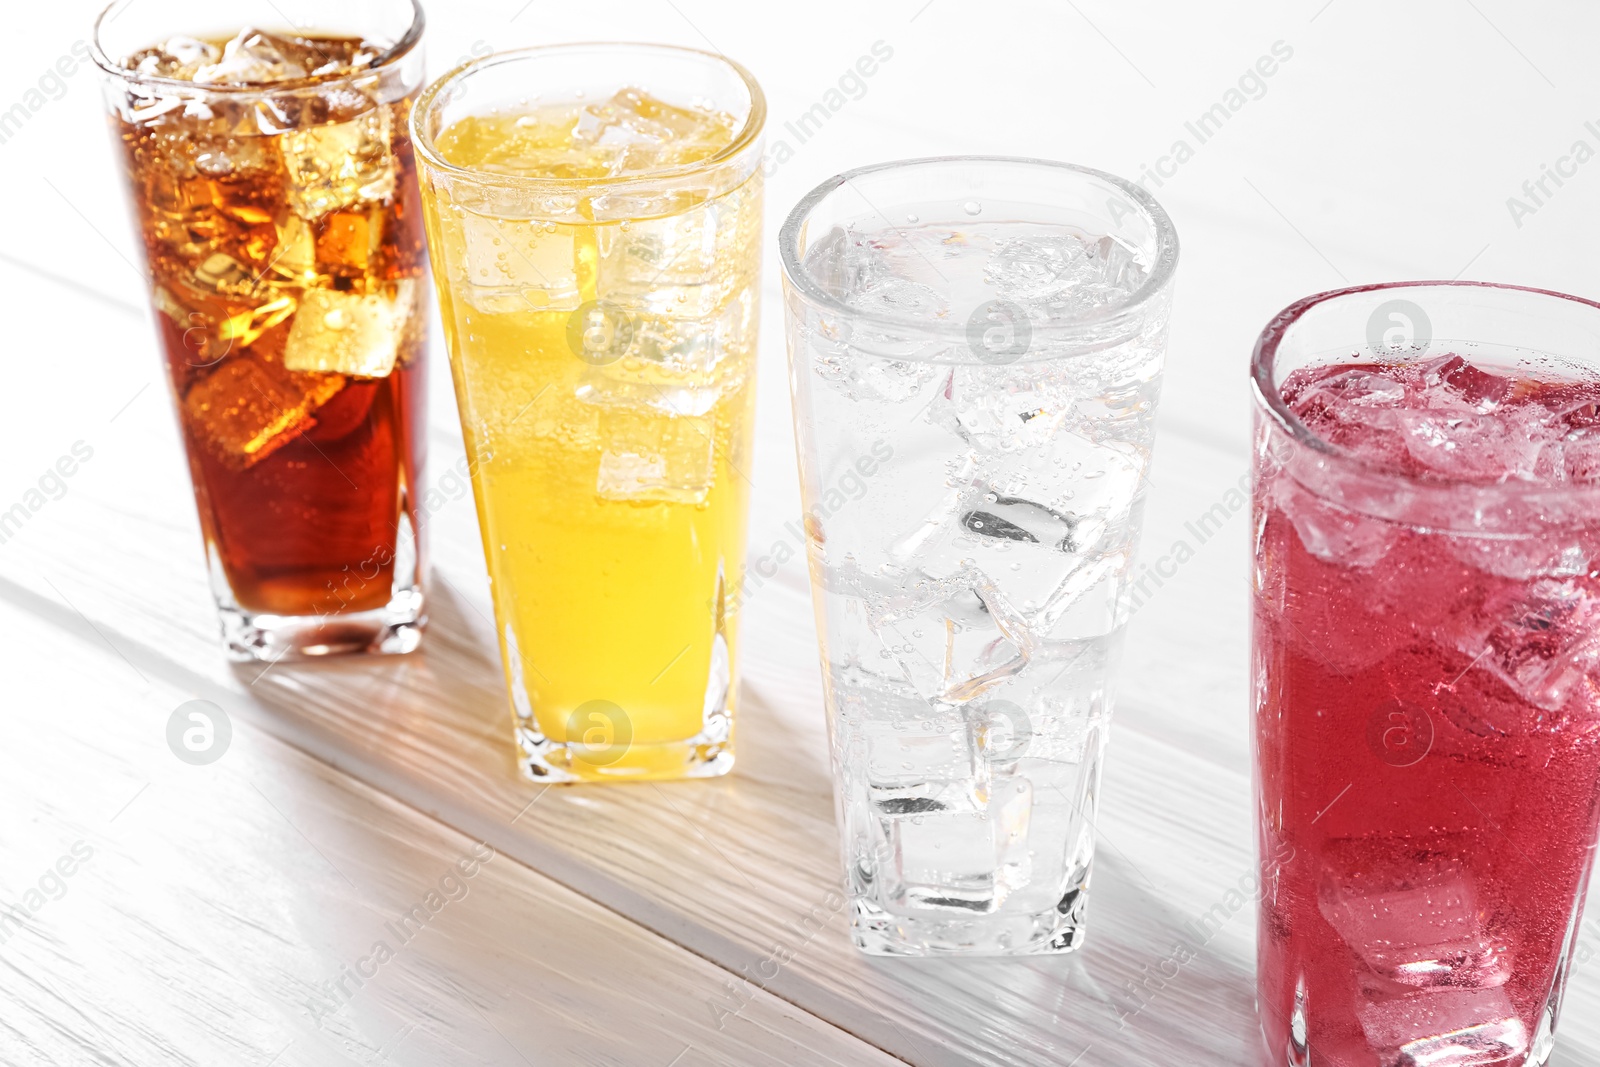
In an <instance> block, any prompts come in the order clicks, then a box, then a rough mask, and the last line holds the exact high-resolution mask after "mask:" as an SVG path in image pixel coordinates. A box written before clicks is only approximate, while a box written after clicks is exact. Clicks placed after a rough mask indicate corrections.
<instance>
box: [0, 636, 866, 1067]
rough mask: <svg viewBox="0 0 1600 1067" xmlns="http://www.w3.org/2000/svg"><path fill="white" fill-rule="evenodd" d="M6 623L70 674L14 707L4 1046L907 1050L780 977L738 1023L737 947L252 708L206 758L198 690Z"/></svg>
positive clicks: (646, 1057)
mask: <svg viewBox="0 0 1600 1067" xmlns="http://www.w3.org/2000/svg"><path fill="white" fill-rule="evenodd" d="M0 632H4V633H6V634H7V635H8V637H7V646H6V650H5V663H6V667H7V682H8V686H9V687H10V688H11V690H12V691H13V692H19V691H20V692H23V693H29V694H33V696H34V699H35V700H39V701H42V700H43V698H48V700H47V702H39V703H35V704H34V705H33V708H32V710H33V711H35V712H36V713H35V714H22V715H19V714H15V713H13V714H8V715H5V716H3V717H0V750H3V751H4V752H5V754H6V759H5V767H6V773H5V774H4V775H3V776H0V810H6V811H8V812H11V813H13V817H12V818H9V819H6V820H4V822H0V856H3V857H4V862H3V863H0V1004H3V1008H0V1063H5V1064H7V1065H9V1067H35V1065H40V1067H43V1065H47V1064H49V1065H54V1064H60V1065H63V1067H65V1065H68V1064H71V1065H77V1064H83V1063H99V1064H139V1065H145V1064H155V1063H161V1064H196V1065H198V1064H216V1063H229V1064H257V1065H261V1064H267V1063H272V1064H276V1065H279V1067H298V1065H306V1067H310V1065H313V1064H315V1065H326V1064H330V1063H378V1062H382V1063H385V1064H395V1065H403V1064H413V1065H425V1064H438V1063H446V1062H448V1063H451V1064H463V1065H465V1064H486V1065H487V1064H508V1063H518V1062H535V1063H548V1062H559V1063H618V1064H644V1065H649V1064H656V1065H659V1067H667V1064H669V1063H676V1064H678V1065H679V1067H696V1065H700V1064H721V1065H725V1067H744V1065H747V1064H765V1065H769V1067H782V1065H787V1064H793V1063H796V1062H805V1063H826V1064H838V1065H849V1067H855V1065H861V1067H868V1065H871V1067H887V1065H889V1064H891V1063H893V1062H895V1061H894V1060H893V1059H892V1058H891V1057H889V1056H886V1055H884V1054H883V1053H882V1052H880V1051H878V1050H877V1049H874V1048H871V1047H870V1046H867V1045H865V1044H863V1043H862V1042H860V1041H858V1040H856V1039H854V1038H852V1037H850V1036H848V1035H846V1034H844V1033H843V1032H842V1031H840V1030H838V1029H836V1028H834V1027H833V1026H831V1025H829V1024H827V1023H824V1022H822V1021H820V1020H817V1019H815V1018H814V1017H812V1016H809V1015H807V1014H806V1013H804V1012H802V1011H799V1010H797V1009H796V1008H794V1007H793V1006H792V1005H790V1004H787V1003H785V1002H783V1001H782V1000H779V999H778V998H776V997H774V996H772V995H770V994H767V993H763V992H759V991H755V990H752V991H751V995H750V996H749V998H748V1001H747V1003H745V1004H744V1006H743V1008H742V1010H740V1011H739V1012H738V1013H737V1014H735V1015H731V1016H728V1017H726V1018H724V1019H723V1020H722V1025H720V1026H719V1025H717V1023H716V1021H715V1020H713V1018H712V1016H711V1014H710V1013H709V1012H708V1011H707V1010H706V1009H705V997H706V994H707V991H709V990H714V989H717V988H719V987H721V986H723V985H724V984H725V983H727V982H729V981H730V980H731V978H732V976H731V975H729V974H727V973H726V972H724V971H722V970H721V969H720V968H718V967H716V966H715V965H713V964H712V963H709V962H707V961H706V960H703V959H700V958H698V957H696V956H694V955H692V954H690V953H688V952H686V951H684V950H683V949H681V948H678V947H677V946H674V945H672V944H671V943H669V942H667V941H665V940H663V939H661V938H660V937H658V936H656V935H654V934H651V933H649V932H647V931H645V930H643V929H641V928H640V927H638V926H637V925H635V924H634V923H632V922H630V921H628V920H627V919H625V918H624V917H622V916H620V915H618V914H616V913H615V912H611V911H607V910H606V909H604V908H602V907H600V906H598V905H596V904H594V903H593V902H591V901H588V900H585V899H584V898H582V897H581V896H578V895H577V894H575V893H573V892H572V891H571V890H568V889H565V888H563V887H561V886H559V885H557V884H556V883H554V882H552V881H550V880H549V879H548V878H546V877H544V876H542V875H540V874H538V873H536V872H534V871H532V870H530V869H528V868H527V867H525V866H523V865H521V864H519V863H518V862H517V861H516V860H515V859H514V858H512V857H510V856H508V855H503V854H497V853H496V852H495V851H494V850H493V849H492V847H490V846H486V845H483V844H481V843H479V842H476V841H474V840H473V839H471V838H469V837H467V836H464V835H462V834H461V833H459V832H456V831H454V830H451V829H449V828H447V827H445V826H442V825H441V824H439V823H437V822H435V821H433V820H431V819H428V818H426V817H424V816H423V815H421V814H419V813H418V812H417V811H415V810H414V809H412V808H409V807H406V806H404V805H402V804H400V803H397V802H396V801H394V800H393V799H390V798H388V797H385V796H383V795H382V794H379V793H377V792H375V791H373V790H372V789H370V788H368V787H366V786H363V785H361V784H359V783H357V782H355V781H353V780H351V779H350V778H349V777H347V776H346V775H344V774H342V773H341V772H339V771H337V770H334V769H333V768H331V767H329V766H327V765H326V764H324V763H320V762H318V761H316V760H313V759H311V758H309V757H308V756H306V755H305V754H303V753H301V752H299V751H296V750H295V749H293V748H290V747H288V746H286V745H284V744H282V743H281V742H278V741H276V740H274V739H273V738H271V737H269V736H267V735H265V734H263V733H262V732H260V731H259V730H257V729H255V728H254V727H253V726H251V725H250V724H249V722H248V720H239V721H237V722H236V723H235V730H234V733H233V736H232V740H231V742H230V743H229V744H228V745H227V746H226V748H225V750H223V752H222V755H221V758H220V759H218V760H217V761H216V762H215V763H213V764H210V765H208V766H203V767H196V766H190V765H187V764H185V763H182V762H180V761H179V760H178V759H177V758H176V757H175V756H174V754H173V753H172V752H171V751H169V749H168V747H167V745H168V742H167V738H166V733H165V730H166V725H167V720H168V718H169V716H170V714H171V713H172V711H173V710H175V709H176V708H177V707H179V706H180V705H181V704H183V703H185V702H186V701H187V700H188V699H189V697H188V694H187V693H186V692H185V691H184V690H183V689H182V688H180V687H176V686H174V685H172V684H170V683H169V682H166V681H163V680H162V679H160V678H159V677H157V676H155V675H153V674H151V673H148V672H139V671H136V670H135V669H133V668H132V667H130V665H129V664H128V663H125V662H124V661H123V660H121V659H120V658H118V657H117V656H116V655H115V654H114V653H113V652H111V651H110V650H109V649H106V648H105V647H104V646H103V645H102V646H98V647H96V644H91V643H86V642H83V641H79V640H77V639H75V638H74V637H72V636H71V635H70V634H67V633H65V632H64V631H62V630H59V629H56V628H52V627H44V628H41V627H39V626H38V625H37V624H36V622H35V621H34V620H30V619H29V618H27V617H25V616H23V615H21V614H20V613H19V612H18V610H17V609H16V608H15V607H14V606H12V605H9V604H7V605H0ZM13 711H14V709H13ZM24 816H26V817H24ZM58 865H59V866H58ZM30 893H37V894H38V895H37V896H34V897H32V898H31V899H30V897H29V894H30ZM18 905H21V906H23V907H26V908H31V909H32V914H31V915H27V914H23V915H20V916H18V915H17V913H15V912H9V914H12V915H14V916H17V918H18V919H19V921H18V922H17V923H14V924H12V923H5V922H4V920H3V915H4V914H7V913H8V912H7V911H6V910H5V909H9V908H13V907H16V906H18ZM675 1056H676V1057H678V1058H677V1059H674V1057H675Z"/></svg>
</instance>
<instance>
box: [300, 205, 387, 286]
mask: <svg viewBox="0 0 1600 1067" xmlns="http://www.w3.org/2000/svg"><path fill="white" fill-rule="evenodd" d="M387 214H388V213H387V212H386V211H385V210H384V209H383V208H382V207H380V206H376V205H374V206H371V207H367V208H366V209H365V210H362V209H361V207H360V206H359V205H358V206H357V207H355V208H353V209H351V210H347V211H335V212H332V213H330V214H329V215H327V216H326V217H324V218H323V219H322V221H321V222H319V223H317V226H316V244H315V249H316V260H317V265H318V266H319V267H320V268H321V270H322V272H323V273H324V274H328V275H331V276H333V277H336V278H349V279H351V280H352V281H356V282H361V281H364V280H365V279H366V278H367V277H368V276H370V275H371V274H373V273H374V270H375V268H376V266H377V260H378V256H379V254H380V251H381V249H382V247H383V231H384V225H385V216H386V215H387ZM290 218H296V219H297V218H299V216H297V215H291V216H290Z"/></svg>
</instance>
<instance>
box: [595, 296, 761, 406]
mask: <svg viewBox="0 0 1600 1067" xmlns="http://www.w3.org/2000/svg"><path fill="white" fill-rule="evenodd" d="M586 306H587V305H586ZM754 307H755V302H754V297H753V295H751V294H748V293H747V294H745V295H743V296H741V297H740V298H739V299H737V300H733V301H731V302H729V303H728V305H727V306H726V307H724V308H723V310H722V313H721V314H719V315H717V316H715V317H713V318H710V319H701V320H692V319H681V318H667V317H663V316H655V315H648V314H644V315H630V314H628V313H627V312H625V311H623V310H621V309H620V308H617V307H616V306H614V305H593V311H592V313H591V314H592V316H598V320H597V321H596V322H595V325H594V327H593V329H595V330H597V331H598V332H597V333H596V334H595V335H594V336H595V337H597V338H599V340H597V341H596V342H593V343H591V341H590V340H589V338H588V337H587V336H585V337H584V338H582V339H581V340H579V341H578V342H577V343H578V344H580V345H582V346H583V358H584V362H585V363H587V364H589V365H588V366H586V367H585V368H584V370H583V373H582V375H581V376H580V378H579V383H578V390H577V396H578V399H580V400H582V401H583V402H585V403H588V404H597V405H602V406H622V407H631V408H637V409H641V410H644V409H648V410H653V411H657V412H661V413H664V414H669V415H690V416H700V415H705V414H707V413H709V412H710V411H711V410H712V408H714V407H715V406H716V404H717V402H718V401H719V400H721V399H722V398H723V397H724V396H726V395H728V394H730V393H733V392H736V391H737V390H739V389H741V388H743V386H744V383H745V381H746V380H747V378H748V376H749V373H750V364H751V361H750V360H749V359H748V358H745V356H746V353H748V351H749V346H750V344H751V343H752V341H753V339H754V330H755V317H754ZM568 343H569V345H570V344H573V343H574V340H573V333H572V327H570V326H569V335H568ZM607 345H609V346H611V347H610V350H609V351H608V350H607V347H606V346H607ZM596 350H598V353H599V358H596V357H595V355H594V353H595V352H596Z"/></svg>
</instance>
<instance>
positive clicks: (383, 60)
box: [89, 0, 428, 96]
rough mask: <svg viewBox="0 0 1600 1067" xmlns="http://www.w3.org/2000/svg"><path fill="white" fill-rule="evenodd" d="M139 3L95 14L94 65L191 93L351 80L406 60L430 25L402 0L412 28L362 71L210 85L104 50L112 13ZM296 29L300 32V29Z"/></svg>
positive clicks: (126, 0)
mask: <svg viewBox="0 0 1600 1067" xmlns="http://www.w3.org/2000/svg"><path fill="white" fill-rule="evenodd" d="M136 2H137V0H111V3H109V4H107V5H106V7H105V8H104V9H102V10H101V12H100V14H99V15H98V16H96V18H95V20H94V32H93V34H91V37H92V40H91V41H90V42H89V54H90V55H91V56H92V57H93V59H94V63H95V66H97V67H99V68H100V69H101V70H102V71H104V72H105V73H107V74H111V75H115V76H117V77H120V78H123V79H125V80H127V81H130V82H134V83H136V84H138V85H150V86H156V87H160V88H165V89H171V90H176V91H185V90H187V91H188V92H191V93H203V94H207V95H210V94H216V95H243V96H249V95H251V94H256V95H262V94H271V93H278V92H293V91H296V90H300V89H310V88H315V87H316V86H319V85H334V84H337V83H339V82H343V81H349V80H351V79H353V78H360V77H363V76H365V75H369V74H372V73H374V72H376V71H380V70H384V69H387V68H389V67H392V66H394V64H395V63H396V62H398V61H399V60H401V59H404V58H405V57H406V56H407V55H410V54H411V52H412V51H413V50H414V49H415V48H416V47H417V45H418V44H419V43H420V42H421V41H422V32H423V30H424V29H425V28H426V27H427V21H428V20H427V15H426V14H425V13H424V12H423V10H422V3H421V0H403V2H406V3H409V4H410V5H411V25H410V27H409V28H408V29H407V30H406V32H405V33H404V34H402V35H401V36H400V39H399V40H398V41H396V42H395V43H394V44H392V45H390V46H389V47H388V48H387V49H385V50H384V51H383V52H382V53H380V54H379V55H378V58H377V59H375V60H373V62H372V65H371V66H369V67H364V68H362V69H361V70H357V71H345V72H342V73H336V74H312V75H307V76H306V77H304V78H290V79H286V80H284V81H278V82H268V83H266V84H263V85H232V84H227V85H211V84H207V83H204V82H193V81H184V80H182V79H180V78H163V77H157V76H152V75H147V74H140V73H139V72H138V71H136V70H130V69H128V68H127V67H124V66H123V65H122V64H120V63H118V62H117V61H115V60H113V59H112V58H111V57H110V56H109V55H107V54H106V52H105V49H104V48H102V47H101V46H100V36H101V30H102V29H103V28H104V26H105V24H106V22H107V21H108V20H109V19H110V18H112V17H113V15H112V12H114V11H115V12H120V9H122V8H125V7H127V6H129V5H130V4H133V3H136ZM174 32H179V31H174ZM295 32H297V33H298V32H300V31H299V30H298V29H297V30H296V31H295Z"/></svg>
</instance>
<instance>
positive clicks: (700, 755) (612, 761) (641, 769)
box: [517, 719, 733, 784]
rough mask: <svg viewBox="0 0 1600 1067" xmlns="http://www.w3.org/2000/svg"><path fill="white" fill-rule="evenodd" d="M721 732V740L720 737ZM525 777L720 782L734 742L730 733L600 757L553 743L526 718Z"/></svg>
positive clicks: (520, 736) (522, 739) (522, 737)
mask: <svg viewBox="0 0 1600 1067" xmlns="http://www.w3.org/2000/svg"><path fill="white" fill-rule="evenodd" d="M717 733H720V734H721V735H722V736H721V738H720V739H719V738H716V736H715V735H716V734H717ZM517 746H518V748H519V749H520V750H521V759H519V760H518V763H519V765H520V766H521V767H522V773H523V774H525V775H526V776H527V777H529V778H531V779H533V780H534V781H536V782H544V783H558V784H559V783H563V782H673V781H680V780H682V779H685V778H720V777H722V776H723V775H725V774H727V773H728V772H729V771H731V770H733V743H732V740H731V739H730V738H729V736H728V731H727V730H726V729H722V730H710V731H707V732H706V733H702V734H700V735H699V736H697V737H691V738H689V739H687V740H684V741H666V742H662V743H660V744H642V743H640V742H637V741H634V742H631V743H629V744H628V745H627V746H626V749H625V751H621V752H618V751H617V750H616V749H611V750H608V751H605V752H604V754H603V755H598V760H597V751H596V750H593V749H590V748H588V747H586V746H585V745H582V744H568V743H565V742H556V741H551V740H550V739H549V738H546V737H545V736H543V735H542V734H541V733H539V731H538V730H537V729H535V728H533V727H531V726H530V725H529V720H526V719H523V720H521V722H520V723H519V725H518V728H517Z"/></svg>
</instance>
